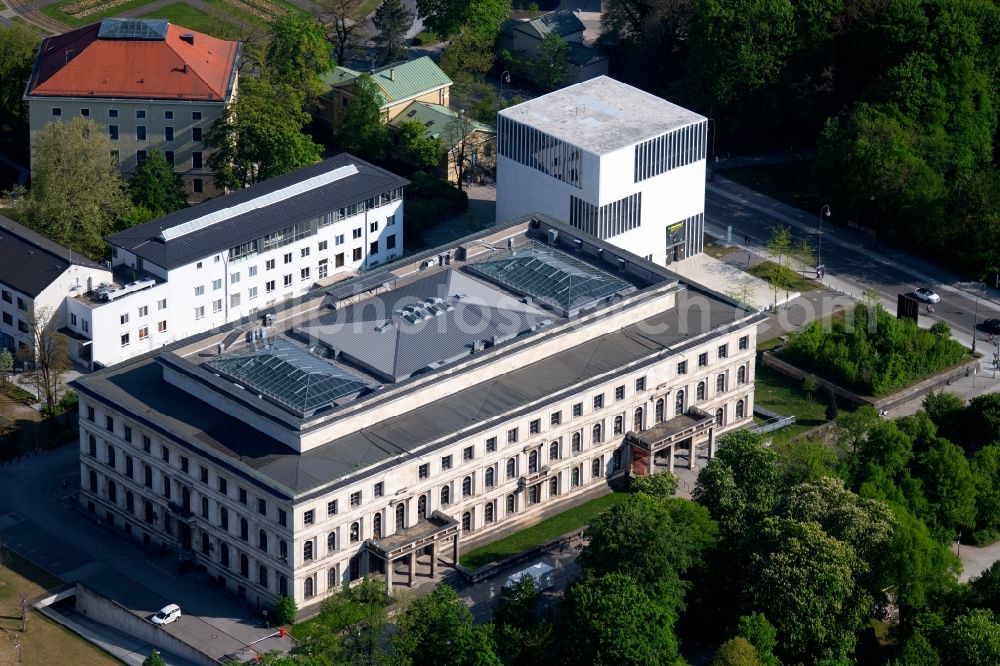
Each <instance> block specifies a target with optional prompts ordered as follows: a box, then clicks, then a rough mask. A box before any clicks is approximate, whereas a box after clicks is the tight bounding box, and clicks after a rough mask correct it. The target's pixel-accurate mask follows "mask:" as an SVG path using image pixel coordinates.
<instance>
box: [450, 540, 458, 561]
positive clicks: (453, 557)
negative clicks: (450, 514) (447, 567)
mask: <svg viewBox="0 0 1000 666" xmlns="http://www.w3.org/2000/svg"><path fill="white" fill-rule="evenodd" d="M451 563H452V566H456V567H457V566H458V535H457V534H456V535H455V541H453V542H452V544H451Z"/></svg>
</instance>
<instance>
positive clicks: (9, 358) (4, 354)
mask: <svg viewBox="0 0 1000 666" xmlns="http://www.w3.org/2000/svg"><path fill="white" fill-rule="evenodd" d="M13 371H14V355H13V354H11V353H10V350H9V349H7V348H6V347H4V348H3V349H0V387H4V388H6V387H7V375H9V374H10V373H12V372H13Z"/></svg>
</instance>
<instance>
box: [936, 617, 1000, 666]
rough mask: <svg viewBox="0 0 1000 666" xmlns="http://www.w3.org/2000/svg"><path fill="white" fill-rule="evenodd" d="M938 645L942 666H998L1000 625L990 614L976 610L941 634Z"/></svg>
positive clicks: (999, 659) (956, 621) (957, 619)
mask: <svg viewBox="0 0 1000 666" xmlns="http://www.w3.org/2000/svg"><path fill="white" fill-rule="evenodd" d="M941 643H942V649H941V658H942V659H941V661H942V663H943V664H945V665H946V666H950V665H954V666H959V665H961V666H996V664H1000V624H998V623H997V622H996V619H995V617H994V615H993V613H992V612H991V611H988V610H981V609H977V610H973V611H970V612H968V613H966V614H965V615H960V616H958V617H957V618H955V621H954V622H952V623H951V625H950V626H948V628H947V629H945V630H944V631H942V632H941Z"/></svg>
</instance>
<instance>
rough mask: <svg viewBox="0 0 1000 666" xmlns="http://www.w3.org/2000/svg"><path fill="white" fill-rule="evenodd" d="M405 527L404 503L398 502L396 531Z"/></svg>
mask: <svg viewBox="0 0 1000 666" xmlns="http://www.w3.org/2000/svg"><path fill="white" fill-rule="evenodd" d="M405 529H406V505H405V504H403V503H402V502H400V503H399V504H397V505H396V531H397V532H400V531H402V530H405Z"/></svg>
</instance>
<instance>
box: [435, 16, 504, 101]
mask: <svg viewBox="0 0 1000 666" xmlns="http://www.w3.org/2000/svg"><path fill="white" fill-rule="evenodd" d="M495 60H496V55H495V53H494V51H493V47H492V46H491V45H490V44H489V43H486V42H484V41H483V40H482V39H480V38H479V36H478V35H477V34H476V33H475V32H474V31H472V30H469V29H468V28H466V29H464V30H462V31H461V32H459V33H458V34H456V35H455V36H454V37H453V38H452V40H451V42H449V44H448V48H446V49H445V51H444V55H442V56H441V69H442V70H444V72H445V74H447V75H448V76H450V77H451V78H452V80H453V81H455V84H456V85H457V86H459V89H460V90H459V92H461V89H462V88H463V87H470V86H472V85H473V82H474V81H476V80H478V79H481V78H482V77H483V75H484V74H486V72H488V71H490V68H492V67H493V63H494V61H495Z"/></svg>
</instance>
